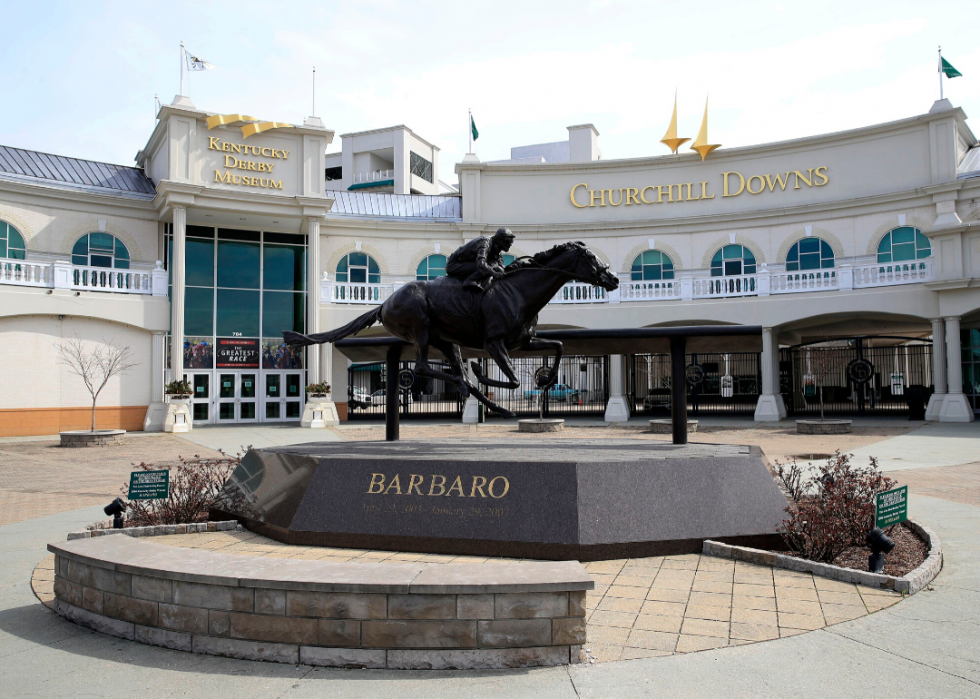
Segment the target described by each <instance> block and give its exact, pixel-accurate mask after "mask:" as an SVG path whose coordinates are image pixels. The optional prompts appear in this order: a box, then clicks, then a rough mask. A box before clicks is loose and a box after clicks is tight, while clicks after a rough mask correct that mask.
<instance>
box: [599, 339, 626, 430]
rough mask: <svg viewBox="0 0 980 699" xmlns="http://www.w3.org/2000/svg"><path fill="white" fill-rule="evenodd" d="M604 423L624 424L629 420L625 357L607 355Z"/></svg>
mask: <svg viewBox="0 0 980 699" xmlns="http://www.w3.org/2000/svg"><path fill="white" fill-rule="evenodd" d="M603 419H604V420H605V421H606V422H626V421H627V420H629V419H630V409H629V404H628V403H627V402H626V355H622V354H610V355H609V403H608V404H607V405H606V415H605V417H604V418H603Z"/></svg>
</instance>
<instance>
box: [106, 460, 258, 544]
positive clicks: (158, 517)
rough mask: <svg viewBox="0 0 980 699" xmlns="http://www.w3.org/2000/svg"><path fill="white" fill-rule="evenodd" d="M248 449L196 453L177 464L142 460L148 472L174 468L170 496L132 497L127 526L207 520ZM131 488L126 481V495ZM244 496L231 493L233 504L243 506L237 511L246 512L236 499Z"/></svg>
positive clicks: (124, 485)
mask: <svg viewBox="0 0 980 699" xmlns="http://www.w3.org/2000/svg"><path fill="white" fill-rule="evenodd" d="M245 451H247V449H245V450H244V451H243V452H242V453H240V454H238V455H237V456H228V455H227V454H225V453H224V452H222V456H221V457H219V458H201V457H200V456H198V455H196V454H195V456H194V458H193V459H184V458H183V457H180V460H179V463H178V464H177V465H176V466H175V467H170V466H166V467H162V466H158V465H155V464H148V463H140V464H139V465H138V466H137V468H140V469H142V470H144V471H155V470H159V469H161V468H168V469H169V470H170V496H169V497H168V498H167V499H166V500H162V499H161V500H132V501H130V502H129V503H127V505H126V509H127V516H126V526H127V527H144V526H151V525H158V524H189V523H191V522H206V521H207V520H208V510H210V508H211V506H212V505H213V504H214V501H215V499H216V498H217V497H218V494H219V493H220V492H221V490H222V488H223V487H224V485H225V481H227V480H228V476H230V475H231V473H232V471H234V470H235V469H236V468H237V467H238V464H240V463H241V461H242V456H244V452H245ZM135 465H136V464H134V466H135ZM128 489H129V484H128V483H124V484H123V487H122V492H123V497H125V496H126V494H127V492H128ZM242 497H243V496H242V495H241V493H237V494H236V495H232V496H231V498H232V504H233V505H234V504H237V505H239V509H238V510H233V511H244V502H242V503H237V502H236V500H237V499H239V498H242Z"/></svg>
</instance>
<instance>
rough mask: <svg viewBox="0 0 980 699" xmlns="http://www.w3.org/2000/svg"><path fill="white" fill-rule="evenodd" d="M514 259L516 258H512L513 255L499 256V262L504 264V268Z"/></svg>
mask: <svg viewBox="0 0 980 699" xmlns="http://www.w3.org/2000/svg"><path fill="white" fill-rule="evenodd" d="M516 259H517V258H516V257H514V256H513V255H509V254H507V253H504V254H503V255H501V256H500V261H501V262H503V263H504V267H506V266H507V265H509V264H510V263H511V262H513V261H514V260H516Z"/></svg>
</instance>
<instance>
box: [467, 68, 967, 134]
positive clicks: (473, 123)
mask: <svg viewBox="0 0 980 699" xmlns="http://www.w3.org/2000/svg"><path fill="white" fill-rule="evenodd" d="M943 62H944V63H945V61H943ZM957 75H959V73H957ZM470 131H472V132H473V140H474V141H475V140H476V139H478V138H479V137H480V132H479V131H477V130H476V122H475V121H473V115H472V114H470Z"/></svg>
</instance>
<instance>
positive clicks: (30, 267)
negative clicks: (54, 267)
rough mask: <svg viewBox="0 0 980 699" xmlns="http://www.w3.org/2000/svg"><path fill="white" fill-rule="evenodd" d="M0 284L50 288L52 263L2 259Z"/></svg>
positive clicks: (0, 261) (0, 262) (0, 263)
mask: <svg viewBox="0 0 980 699" xmlns="http://www.w3.org/2000/svg"><path fill="white" fill-rule="evenodd" d="M0 284H16V285H18V286H40V287H44V288H50V287H51V286H52V282H51V265H50V264H38V263H36V262H26V261H24V260H0Z"/></svg>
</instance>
